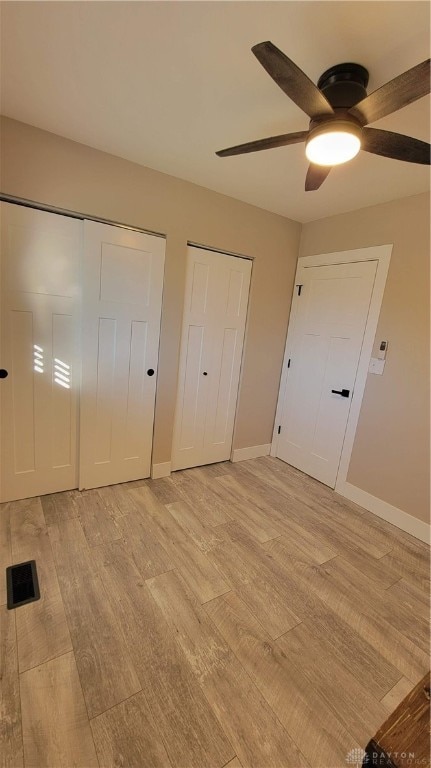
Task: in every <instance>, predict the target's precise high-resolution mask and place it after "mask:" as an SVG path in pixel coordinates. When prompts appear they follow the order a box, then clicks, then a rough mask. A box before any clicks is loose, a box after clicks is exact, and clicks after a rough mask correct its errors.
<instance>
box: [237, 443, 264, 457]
mask: <svg viewBox="0 0 431 768" xmlns="http://www.w3.org/2000/svg"><path fill="white" fill-rule="evenodd" d="M270 450H271V444H270V443H268V445H251V446H250V448H236V450H234V451H233V452H232V459H231V461H245V460H246V459H258V458H259V456H269V452H270Z"/></svg>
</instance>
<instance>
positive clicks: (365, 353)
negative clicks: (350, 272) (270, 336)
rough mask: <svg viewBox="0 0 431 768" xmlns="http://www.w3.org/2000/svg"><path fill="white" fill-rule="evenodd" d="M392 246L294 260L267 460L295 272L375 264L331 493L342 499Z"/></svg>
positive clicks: (292, 324)
mask: <svg viewBox="0 0 431 768" xmlns="http://www.w3.org/2000/svg"><path fill="white" fill-rule="evenodd" d="M392 248H393V245H392V244H388V245H375V246H371V247H368V248H357V249H355V250H349V251H336V252H334V253H321V254H316V255H315V256H301V257H300V258H299V259H298V264H297V269H296V273H295V282H294V293H293V297H292V306H291V310H290V317H289V325H288V330H287V337H286V346H285V352H284V359H283V368H282V372H281V378H280V389H279V395H278V402H277V409H276V413H275V422H274V430H273V435H272V443H271V451H270V455H271V456H276V455H277V447H278V425H279V424H280V423H281V422H280V419H281V416H282V410H283V404H284V399H285V395H286V385H287V371H288V369H287V361H288V359H289V355H290V351H291V347H292V340H293V335H294V331H295V317H296V311H297V307H298V302H297V293H296V291H295V287H296V284H297V275H298V271H299V269H300V268H302V267H305V268H307V267H322V266H331V265H335V264H352V263H354V262H358V261H361V262H364V261H376V262H377V270H376V276H375V280H374V286H373V292H372V294H371V302H370V307H369V311H368V316H367V322H366V324H365V332H364V338H363V342H362V347H361V354H360V356H359V363H358V369H357V372H356V378H355V383H354V387H353V395H352V399H351V402H350V409H349V415H348V418H347V425H346V431H345V433H344V440H343V446H342V449H341V456H340V463H339V465H338V472H337V479H336V481H335V489H334V490H335V491H336V492H337V493H340V494H341V495H342V496H344V495H345V493H344V486H345V485H346V483H347V473H348V470H349V464H350V458H351V455H352V450H353V444H354V442H355V436H356V429H357V426H358V421H359V414H360V412H361V405H362V399H363V396H364V392H365V385H366V382H367V374H368V367H369V364H370V357H371V353H372V350H373V345H374V340H375V336H376V332H377V324H378V321H379V315H380V309H381V306H382V301H383V294H384V291H385V286H386V278H387V276H388V271H389V265H390V261H391V255H392Z"/></svg>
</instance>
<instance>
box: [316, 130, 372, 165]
mask: <svg viewBox="0 0 431 768" xmlns="http://www.w3.org/2000/svg"><path fill="white" fill-rule="evenodd" d="M360 148H361V139H360V129H358V128H357V127H356V126H355V125H350V124H349V123H347V124H346V123H344V124H341V123H339V124H337V123H335V122H334V123H332V124H330V125H326V126H322V127H318V128H315V129H314V130H313V131H311V133H310V135H309V137H308V140H307V144H306V146H305V154H306V155H307V158H308V160H309V161H310V162H311V163H315V164H316V165H340V164H341V163H346V162H347V161H348V160H352V159H353V158H354V157H355V156H356V155H357V154H358V152H359V150H360Z"/></svg>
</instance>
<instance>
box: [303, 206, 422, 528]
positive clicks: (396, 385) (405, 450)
mask: <svg viewBox="0 0 431 768" xmlns="http://www.w3.org/2000/svg"><path fill="white" fill-rule="evenodd" d="M429 210H430V198H429V195H428V194H423V195H417V196H415V197H408V198H404V199H402V200H394V201H393V202H390V203H385V204H383V205H376V206H373V207H371V208H363V209H361V210H359V211H353V212H351V213H346V214H342V215H340V216H332V217H330V218H327V219H321V220H319V221H314V222H311V223H309V224H305V225H303V229H302V237H301V247H300V255H301V256H309V255H311V254H316V253H328V252H331V251H342V250H348V249H351V248H363V247H366V246H370V245H382V244H385V243H393V246H394V247H393V251H392V259H391V265H390V268H389V274H388V279H387V283H386V290H385V294H384V298H383V304H382V309H381V313H380V319H379V324H378V328H377V334H376V342H375V348H374V353H376V352H377V346H378V341H379V340H381V339H387V340H388V341H389V348H388V353H387V359H386V367H385V371H384V374H383V375H382V376H375V375H370V374H368V380H367V385H366V389H365V394H364V399H363V403H362V409H361V414H360V417H359V423H358V428H357V432H356V438H355V444H354V448H353V453H352V459H351V462H350V467H349V472H348V477H347V480H348V482H350V483H352V484H353V485H356V486H358V487H359V488H362V489H363V490H365V491H367V492H368V493H371V494H372V495H373V496H377V497H378V498H379V499H383V500H384V501H387V502H388V503H390V504H393V505H394V506H395V507H398V508H400V509H402V510H403V511H405V512H408V513H409V514H411V515H413V516H414V517H417V518H419V519H420V520H424V521H428V520H429V508H430V507H429V485H430V483H429V472H430V466H429V461H430V454H429V429H430V418H429V374H430V364H429V355H430V342H429V327H430V324H429V296H430V271H429V270H430V238H429V227H430V219H429Z"/></svg>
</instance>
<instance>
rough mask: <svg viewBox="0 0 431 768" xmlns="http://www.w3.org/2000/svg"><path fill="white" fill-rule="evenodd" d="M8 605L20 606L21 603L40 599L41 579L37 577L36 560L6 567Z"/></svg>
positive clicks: (11, 606) (9, 606)
mask: <svg viewBox="0 0 431 768" xmlns="http://www.w3.org/2000/svg"><path fill="white" fill-rule="evenodd" d="M6 585H7V607H8V608H9V609H10V608H18V606H19V605H26V603H32V602H33V601H34V600H39V598H40V592H39V581H38V578H37V571H36V561H35V560H29V561H28V562H27V563H18V565H10V566H9V568H6Z"/></svg>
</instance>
